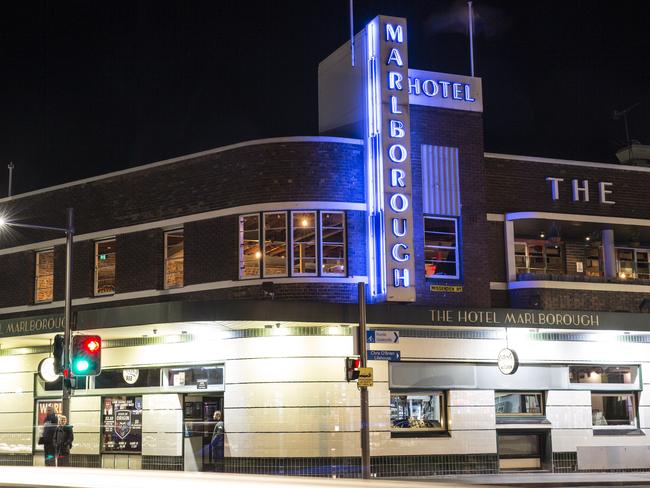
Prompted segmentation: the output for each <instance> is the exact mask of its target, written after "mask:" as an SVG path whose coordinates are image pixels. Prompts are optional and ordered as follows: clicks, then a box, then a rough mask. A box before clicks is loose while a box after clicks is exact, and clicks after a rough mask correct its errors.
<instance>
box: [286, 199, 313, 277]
mask: <svg viewBox="0 0 650 488" xmlns="http://www.w3.org/2000/svg"><path fill="white" fill-rule="evenodd" d="M291 219H292V220H291V222H292V224H291V225H292V239H291V255H292V260H293V271H292V273H293V275H294V276H315V275H316V272H317V269H316V212H291Z"/></svg>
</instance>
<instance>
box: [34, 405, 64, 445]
mask: <svg viewBox="0 0 650 488" xmlns="http://www.w3.org/2000/svg"><path fill="white" fill-rule="evenodd" d="M47 407H52V408H53V409H54V413H55V414H56V415H59V414H61V413H62V411H63V410H62V409H63V407H62V405H61V400H58V399H50V400H36V424H35V425H36V429H35V430H36V432H35V437H34V450H35V451H42V450H43V446H39V445H38V444H37V441H38V438H39V437H40V435H41V433H42V432H43V426H44V425H45V417H46V416H47Z"/></svg>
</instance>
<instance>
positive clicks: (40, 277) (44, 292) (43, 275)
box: [34, 249, 54, 303]
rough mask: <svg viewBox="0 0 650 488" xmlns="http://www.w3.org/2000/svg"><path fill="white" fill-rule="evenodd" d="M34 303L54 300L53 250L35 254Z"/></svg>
mask: <svg viewBox="0 0 650 488" xmlns="http://www.w3.org/2000/svg"><path fill="white" fill-rule="evenodd" d="M34 282H35V283H34V285H35V286H34V289H35V296H34V301H35V302H36V303H42V302H51V301H52V300H53V299H54V250H53V249H48V250H47V251H38V252H37V253H36V272H35V280H34Z"/></svg>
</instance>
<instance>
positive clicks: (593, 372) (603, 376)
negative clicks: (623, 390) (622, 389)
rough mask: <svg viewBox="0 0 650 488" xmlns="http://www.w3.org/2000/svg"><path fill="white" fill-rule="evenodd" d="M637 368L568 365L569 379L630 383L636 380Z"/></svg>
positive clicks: (597, 382)
mask: <svg viewBox="0 0 650 488" xmlns="http://www.w3.org/2000/svg"><path fill="white" fill-rule="evenodd" d="M638 370H639V368H638V366H569V381H570V382H571V383H595V384H600V383H614V384H623V385H630V384H634V383H635V382H636V378H637V375H638Z"/></svg>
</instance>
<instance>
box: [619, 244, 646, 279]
mask: <svg viewBox="0 0 650 488" xmlns="http://www.w3.org/2000/svg"><path fill="white" fill-rule="evenodd" d="M616 265H617V268H618V277H619V278H621V279H641V280H648V279H650V250H648V249H635V248H616Z"/></svg>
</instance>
